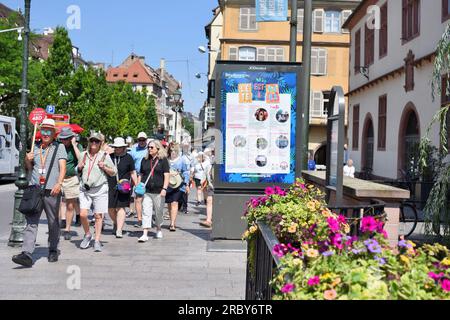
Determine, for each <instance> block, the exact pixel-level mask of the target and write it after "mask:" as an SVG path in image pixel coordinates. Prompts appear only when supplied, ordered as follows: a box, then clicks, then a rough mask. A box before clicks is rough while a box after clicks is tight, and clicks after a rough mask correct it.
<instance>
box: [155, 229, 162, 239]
mask: <svg viewBox="0 0 450 320" xmlns="http://www.w3.org/2000/svg"><path fill="white" fill-rule="evenodd" d="M162 238H163V233H162V231H161V230H160V231H157V232H156V239H162Z"/></svg>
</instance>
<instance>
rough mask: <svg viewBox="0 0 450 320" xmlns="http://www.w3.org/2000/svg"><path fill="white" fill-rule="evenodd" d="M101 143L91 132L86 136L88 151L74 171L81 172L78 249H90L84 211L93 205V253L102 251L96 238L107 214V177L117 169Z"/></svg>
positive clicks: (86, 218)
mask: <svg viewBox="0 0 450 320" xmlns="http://www.w3.org/2000/svg"><path fill="white" fill-rule="evenodd" d="M103 143H104V136H103V135H101V134H99V133H93V134H91V136H90V137H89V145H88V150H87V151H86V152H83V154H82V156H81V158H82V159H83V160H82V162H81V163H80V164H79V165H78V172H79V173H81V181H82V186H81V190H80V191H81V192H80V209H81V212H80V217H81V223H82V225H83V229H84V232H85V235H84V238H83V241H82V242H81V244H80V248H81V249H87V248H89V247H90V243H91V240H92V235H91V232H90V228H89V221H88V212H89V209H90V208H91V206H92V205H93V206H94V215H95V242H94V250H95V251H96V252H101V251H102V244H101V242H100V236H101V231H102V226H103V215H104V214H106V213H107V212H108V179H107V177H108V176H114V175H116V173H117V169H116V168H115V166H114V163H113V162H112V160H111V157H110V156H109V155H108V154H107V153H106V152H104V151H102V150H101V148H102V144H103Z"/></svg>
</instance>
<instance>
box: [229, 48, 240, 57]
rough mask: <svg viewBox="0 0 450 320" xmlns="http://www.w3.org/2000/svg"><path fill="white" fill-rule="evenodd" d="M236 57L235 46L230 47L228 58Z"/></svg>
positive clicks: (236, 50)
mask: <svg viewBox="0 0 450 320" xmlns="http://www.w3.org/2000/svg"><path fill="white" fill-rule="evenodd" d="M237 59H238V49H237V48H236V47H230V57H229V60H237Z"/></svg>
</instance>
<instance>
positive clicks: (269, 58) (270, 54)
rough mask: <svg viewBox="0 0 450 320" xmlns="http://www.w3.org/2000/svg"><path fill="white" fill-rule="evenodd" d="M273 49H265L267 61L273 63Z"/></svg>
mask: <svg viewBox="0 0 450 320" xmlns="http://www.w3.org/2000/svg"><path fill="white" fill-rule="evenodd" d="M275 51H276V50H275V48H267V61H275Z"/></svg>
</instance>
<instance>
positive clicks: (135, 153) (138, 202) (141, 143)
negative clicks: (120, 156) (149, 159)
mask: <svg viewBox="0 0 450 320" xmlns="http://www.w3.org/2000/svg"><path fill="white" fill-rule="evenodd" d="M137 141H138V143H137V144H136V145H135V146H133V148H132V149H131V151H130V155H131V157H132V158H133V160H134V167H135V169H136V172H141V162H142V159H144V158H145V157H146V156H147V153H148V152H147V145H148V142H149V141H148V136H147V134H146V133H145V132H141V133H139V135H138V137H137ZM143 199H144V197H140V196H136V195H134V207H135V208H134V209H135V210H136V211H135V212H136V213H137V218H138V222H137V223H136V225H135V227H136V228H140V227H142V200H143Z"/></svg>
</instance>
